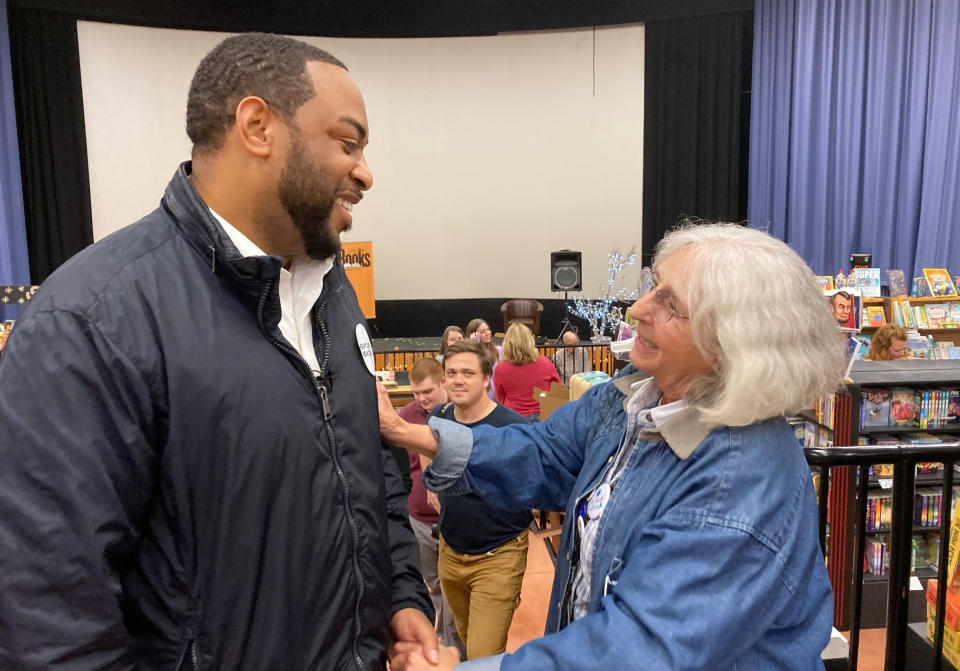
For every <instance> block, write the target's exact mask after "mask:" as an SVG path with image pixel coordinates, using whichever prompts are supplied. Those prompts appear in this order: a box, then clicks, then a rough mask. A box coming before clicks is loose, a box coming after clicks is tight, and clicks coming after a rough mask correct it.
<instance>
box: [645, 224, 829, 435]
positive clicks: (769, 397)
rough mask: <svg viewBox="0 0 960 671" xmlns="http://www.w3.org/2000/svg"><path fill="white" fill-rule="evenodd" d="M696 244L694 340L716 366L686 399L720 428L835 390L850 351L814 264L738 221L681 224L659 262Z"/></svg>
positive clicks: (664, 243)
mask: <svg viewBox="0 0 960 671" xmlns="http://www.w3.org/2000/svg"><path fill="white" fill-rule="evenodd" d="M681 249H689V250H690V251H691V254H690V265H689V283H688V293H689V295H688V296H685V297H683V298H684V299H685V303H686V304H687V305H688V306H689V309H690V328H691V335H692V337H693V341H694V344H695V345H696V346H697V348H698V349H699V350H700V352H701V354H703V356H704V359H706V360H707V361H716V362H718V364H719V365H718V367H717V369H716V370H714V371H713V372H711V373H709V374H707V375H703V376H699V377H697V378H695V379H694V380H693V381H692V382H691V383H690V386H689V387H688V388H687V391H686V393H685V395H684V396H685V398H686V399H687V401H688V402H689V403H691V405H693V406H695V407H696V408H698V410H699V411H700V417H701V419H702V420H703V421H704V422H705V423H707V424H709V425H712V426H744V425H746V424H750V423H752V422H755V421H758V420H761V419H766V418H769V417H775V416H777V415H782V414H788V413H792V412H795V411H796V410H799V409H801V408H808V407H810V406H811V404H812V402H813V400H814V399H815V398H817V397H818V396H821V395H823V394H827V393H829V392H833V391H836V389H837V388H838V387H839V385H840V382H841V377H842V374H843V368H844V364H845V362H846V349H845V347H844V342H843V337H842V335H841V333H840V331H839V329H838V328H837V322H836V320H835V319H834V318H833V314H832V313H831V311H830V308H829V306H828V305H827V301H826V300H825V299H824V297H823V294H822V293H821V292H820V289H819V288H818V286H817V283H816V280H815V279H814V276H813V272H812V271H811V270H810V268H809V267H808V266H807V264H806V263H805V262H804V261H803V259H801V258H800V257H799V256H798V255H797V253H796V252H794V251H793V250H792V249H790V247H788V246H787V245H786V244H784V243H783V242H781V241H780V240H777V239H776V238H774V237H772V236H770V235H768V234H766V233H763V232H761V231H758V230H755V229H752V228H746V227H744V226H740V225H738V224H690V223H686V224H682V225H681V226H680V227H679V228H677V229H675V230H673V231H671V232H669V233H668V234H667V235H666V236H665V237H664V238H663V240H661V241H660V244H659V245H657V253H656V256H655V257H654V260H653V267H654V270H656V269H657V268H658V267H659V265H660V264H661V263H662V262H663V261H664V260H665V259H666V258H668V257H670V256H672V255H673V254H675V253H676V252H678V251H680V250H681Z"/></svg>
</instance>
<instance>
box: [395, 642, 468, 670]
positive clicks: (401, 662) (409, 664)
mask: <svg viewBox="0 0 960 671" xmlns="http://www.w3.org/2000/svg"><path fill="white" fill-rule="evenodd" d="M439 652H440V658H439V660H438V662H437V663H433V662H428V661H427V660H426V658H424V656H423V653H422V652H421V651H420V646H418V645H415V644H413V643H400V642H398V643H395V644H394V645H393V647H391V648H390V671H452V669H453V667H455V666H456V665H457V664H459V663H460V653H459V652H457V649H456V648H454V647H449V648H445V647H441V648H440V651H439Z"/></svg>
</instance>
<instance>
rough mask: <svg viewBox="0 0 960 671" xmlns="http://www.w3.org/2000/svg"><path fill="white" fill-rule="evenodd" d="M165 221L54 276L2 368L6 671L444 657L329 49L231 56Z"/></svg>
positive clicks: (158, 215) (190, 112)
mask: <svg viewBox="0 0 960 671" xmlns="http://www.w3.org/2000/svg"><path fill="white" fill-rule="evenodd" d="M187 132H188V135H189V136H190V138H191V140H192V141H193V143H194V147H193V160H192V162H188V163H184V164H183V165H181V166H180V168H179V169H178V170H177V172H176V174H175V175H174V177H173V179H172V181H171V182H170V184H169V186H168V187H167V190H166V193H165V194H164V197H163V199H162V201H161V204H160V207H159V208H158V209H157V210H156V211H154V212H152V213H151V214H149V215H147V216H146V217H144V218H143V219H142V220H141V221H139V222H137V223H135V224H133V225H131V226H128V227H127V228H125V229H123V230H121V231H118V232H117V233H115V234H113V235H111V236H109V237H107V238H105V239H104V240H102V241H100V242H99V243H97V244H96V245H93V246H92V247H89V248H88V249H86V250H84V251H83V252H81V253H80V254H78V255H77V256H75V257H74V258H73V259H71V260H70V261H69V262H68V263H66V264H64V266H63V267H61V268H60V269H58V270H57V272H56V273H54V274H53V275H52V276H51V277H50V279H49V280H48V281H47V282H45V283H44V285H43V286H42V287H41V289H40V290H39V292H38V293H37V295H36V296H35V297H34V299H33V301H31V303H30V305H29V307H28V308H27V309H26V310H25V311H24V314H23V316H22V318H21V320H20V321H18V323H17V327H16V329H15V330H14V333H13V335H12V337H11V339H10V342H9V346H8V349H7V351H6V352H5V353H4V356H3V359H2V362H0V427H2V429H0V464H2V467H0V668H4V669H7V668H11V669H12V668H17V669H30V668H54V669H91V668H133V667H136V668H141V669H322V670H326V669H355V670H366V669H383V668H384V667H385V663H386V659H387V649H388V647H389V645H390V642H391V639H392V640H402V641H408V642H412V643H418V644H420V645H422V646H423V649H424V651H425V653H426V654H427V655H428V656H429V657H431V658H432V657H433V656H434V655H435V651H436V646H437V643H436V636H435V635H434V632H433V626H432V623H431V620H432V615H433V611H432V607H431V605H430V601H429V598H428V595H427V593H426V590H425V588H424V586H423V582H422V580H421V578H420V575H419V569H418V560H419V555H418V550H417V544H416V541H415V539H414V537H413V535H412V533H411V532H410V528H409V525H408V522H407V515H406V502H405V498H406V495H405V491H404V490H403V487H402V484H401V482H400V479H399V476H398V473H397V471H396V464H395V462H394V459H393V457H392V455H391V454H390V453H389V452H388V451H387V450H385V449H384V448H383V447H382V446H381V444H380V440H379V426H378V421H377V414H376V407H377V405H376V404H377V399H376V389H375V383H374V378H373V368H374V366H373V353H372V348H371V346H370V340H369V336H368V333H367V331H366V325H365V321H364V317H363V314H362V312H361V311H360V309H359V307H358V305H357V301H356V296H355V295H354V292H353V290H352V288H351V287H350V284H349V283H348V282H347V281H346V278H345V275H344V272H343V268H342V266H341V264H340V262H339V259H338V255H337V252H338V250H339V234H340V233H341V232H343V231H345V230H347V229H348V228H349V227H350V225H351V222H352V214H351V212H352V209H353V206H354V205H356V204H357V203H358V202H359V201H360V199H361V198H362V196H363V192H364V191H366V190H367V189H369V188H370V187H371V185H372V176H371V174H370V170H369V168H368V167H367V164H366V161H365V160H364V157H363V149H364V146H365V145H366V142H367V120H366V112H365V109H364V105H363V99H362V97H361V95H360V92H359V90H358V89H357V87H356V84H355V83H354V82H353V80H352V79H351V77H350V76H349V74H348V73H347V71H346V68H345V67H344V66H343V64H342V63H340V62H339V61H338V60H337V59H336V58H334V57H333V56H331V55H330V54H328V53H326V52H324V51H322V50H320V49H317V48H315V47H312V46H309V45H307V44H304V43H302V42H299V41H296V40H291V39H287V38H282V37H277V36H271V35H258V34H248V35H240V36H236V37H232V38H228V39H227V40H225V41H224V42H222V43H221V44H220V45H218V46H217V47H216V48H215V49H213V50H212V51H211V52H210V53H209V54H208V55H207V56H206V57H205V58H204V60H203V61H202V62H201V64H200V66H199V67H198V70H197V72H196V74H195V76H194V79H193V83H192V85H191V88H190V94H189V99H188V103H187Z"/></svg>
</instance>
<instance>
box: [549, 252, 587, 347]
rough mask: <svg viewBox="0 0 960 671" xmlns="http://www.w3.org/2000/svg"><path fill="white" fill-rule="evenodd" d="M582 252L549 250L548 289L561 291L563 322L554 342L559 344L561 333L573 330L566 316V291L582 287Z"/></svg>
mask: <svg viewBox="0 0 960 671" xmlns="http://www.w3.org/2000/svg"><path fill="white" fill-rule="evenodd" d="M582 258H583V254H581V253H580V252H575V251H573V250H571V249H561V250H560V251H558V252H550V291H562V292H563V324H561V325H560V333H559V334H558V335H557V342H556V344H558V345H559V344H561V342H562V338H563V334H564V333H565V332H566V331H573V330H574V328H573V325H572V324H571V323H570V318H569V317H568V316H567V314H568V311H567V300H568V299H567V292H569V291H580V290H581V289H582V288H583V276H582V267H581V259H582Z"/></svg>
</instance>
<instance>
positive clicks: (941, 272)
mask: <svg viewBox="0 0 960 671" xmlns="http://www.w3.org/2000/svg"><path fill="white" fill-rule="evenodd" d="M923 277H924V279H925V280H926V284H927V289H928V290H929V291H930V295H931V296H956V295H957V287H955V286H954V284H953V279H951V277H950V273H948V272H947V269H946V268H924V269H923Z"/></svg>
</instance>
